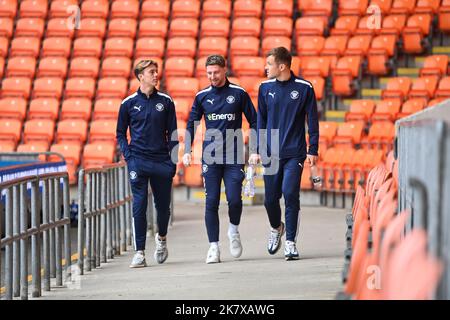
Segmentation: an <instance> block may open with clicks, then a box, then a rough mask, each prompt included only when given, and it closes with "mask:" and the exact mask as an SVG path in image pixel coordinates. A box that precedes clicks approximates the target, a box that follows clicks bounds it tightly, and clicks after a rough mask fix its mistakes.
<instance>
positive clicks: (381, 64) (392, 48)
mask: <svg viewBox="0 0 450 320" xmlns="http://www.w3.org/2000/svg"><path fill="white" fill-rule="evenodd" d="M396 47H397V45H396V36H395V35H380V36H377V37H375V38H374V39H373V40H372V44H371V47H370V49H369V53H368V55H367V58H368V73H369V74H373V75H385V74H387V73H388V72H389V70H390V69H391V68H392V67H391V66H389V59H390V58H391V57H393V56H394V55H395V54H396Z"/></svg>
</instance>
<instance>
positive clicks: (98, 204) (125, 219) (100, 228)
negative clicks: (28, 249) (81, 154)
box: [78, 162, 132, 274]
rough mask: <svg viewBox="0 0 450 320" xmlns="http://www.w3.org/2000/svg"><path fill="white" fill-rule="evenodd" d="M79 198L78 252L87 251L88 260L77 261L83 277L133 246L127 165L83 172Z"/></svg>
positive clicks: (79, 183) (80, 179) (80, 256)
mask: <svg viewBox="0 0 450 320" xmlns="http://www.w3.org/2000/svg"><path fill="white" fill-rule="evenodd" d="M85 183H86V185H85ZM95 190H98V192H95ZM78 197H79V198H78V204H79V209H78V252H79V253H81V252H85V249H86V257H84V254H80V255H79V258H78V268H79V272H80V274H83V273H84V270H86V271H91V270H92V268H96V267H99V266H100V264H101V263H106V262H107V259H113V258H114V256H115V255H120V254H121V252H122V251H127V245H131V243H132V232H131V199H132V197H131V189H130V185H129V181H128V172H127V166H126V165H125V163H123V162H119V163H115V164H110V165H104V166H102V167H99V168H89V169H82V170H80V172H79V176H78Z"/></svg>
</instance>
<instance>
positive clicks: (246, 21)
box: [232, 17, 261, 37]
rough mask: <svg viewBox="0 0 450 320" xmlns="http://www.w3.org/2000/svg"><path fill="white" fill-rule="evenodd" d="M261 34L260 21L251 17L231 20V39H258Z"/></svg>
mask: <svg viewBox="0 0 450 320" xmlns="http://www.w3.org/2000/svg"><path fill="white" fill-rule="evenodd" d="M260 33H261V20H260V19H258V18H253V17H241V18H236V19H233V24H232V37H237V36H249V37H259V36H260Z"/></svg>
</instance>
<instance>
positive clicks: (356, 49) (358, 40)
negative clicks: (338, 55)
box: [344, 35, 372, 56]
mask: <svg viewBox="0 0 450 320" xmlns="http://www.w3.org/2000/svg"><path fill="white" fill-rule="evenodd" d="M371 41H372V36H371V35H356V36H353V37H351V38H350V39H349V40H348V42H347V49H346V50H345V52H344V54H345V55H346V56H351V55H358V56H367V53H368V52H369V48H370V43H371Z"/></svg>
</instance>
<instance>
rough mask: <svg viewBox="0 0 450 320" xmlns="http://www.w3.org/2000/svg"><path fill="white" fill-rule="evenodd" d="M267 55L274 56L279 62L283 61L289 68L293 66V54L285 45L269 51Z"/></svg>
mask: <svg viewBox="0 0 450 320" xmlns="http://www.w3.org/2000/svg"><path fill="white" fill-rule="evenodd" d="M267 56H273V57H274V59H275V62H276V63H277V64H281V63H283V64H285V65H286V66H287V67H288V68H290V67H291V62H292V55H291V53H290V52H289V50H288V49H286V48H285V47H277V48H273V49H272V50H270V51H269V52H268V53H267Z"/></svg>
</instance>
